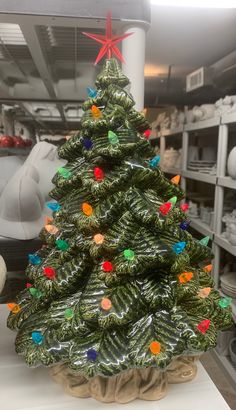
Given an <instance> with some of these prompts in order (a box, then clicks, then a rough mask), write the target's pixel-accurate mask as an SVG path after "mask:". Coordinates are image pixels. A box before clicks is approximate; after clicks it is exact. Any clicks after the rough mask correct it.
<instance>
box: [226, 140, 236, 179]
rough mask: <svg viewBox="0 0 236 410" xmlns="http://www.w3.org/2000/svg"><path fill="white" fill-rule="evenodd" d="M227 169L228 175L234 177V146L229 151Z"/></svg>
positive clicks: (235, 153)
mask: <svg viewBox="0 0 236 410" xmlns="http://www.w3.org/2000/svg"><path fill="white" fill-rule="evenodd" d="M227 169H228V174H229V176H231V178H233V179H236V147H234V148H233V149H232V150H231V151H230V153H229V156H228V162H227Z"/></svg>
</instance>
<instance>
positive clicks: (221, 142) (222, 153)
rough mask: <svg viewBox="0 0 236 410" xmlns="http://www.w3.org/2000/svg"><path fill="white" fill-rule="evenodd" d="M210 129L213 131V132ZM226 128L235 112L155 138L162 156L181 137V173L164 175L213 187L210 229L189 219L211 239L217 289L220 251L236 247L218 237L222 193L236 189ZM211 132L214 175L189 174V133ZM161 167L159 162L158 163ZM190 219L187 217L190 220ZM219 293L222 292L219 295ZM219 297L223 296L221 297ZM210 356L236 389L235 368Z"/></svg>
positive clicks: (234, 308) (234, 122)
mask: <svg viewBox="0 0 236 410" xmlns="http://www.w3.org/2000/svg"><path fill="white" fill-rule="evenodd" d="M213 127H214V129H213ZM229 127H236V113H233V114H228V115H223V116H222V117H217V118H212V119H209V120H206V121H201V122H196V123H193V124H186V125H184V126H183V127H180V128H177V129H175V130H166V131H162V133H160V134H159V135H158V138H160V155H161V156H163V154H164V151H165V148H166V141H167V139H168V138H169V137H170V136H172V137H173V136H175V135H176V138H182V168H181V170H179V169H176V168H170V169H164V168H163V171H164V172H165V173H167V174H180V175H181V177H182V178H181V186H182V188H183V189H184V190H185V191H186V185H187V180H194V181H201V182H203V183H207V184H211V185H212V186H213V187H214V192H215V195H214V220H213V228H212V229H210V227H209V226H208V225H207V224H205V223H204V222H202V220H201V219H199V218H192V220H191V227H192V228H193V229H195V230H196V231H198V232H199V233H200V234H202V235H203V236H209V237H210V238H211V240H212V248H213V252H214V255H215V257H214V263H213V272H212V275H213V277H214V280H215V284H216V288H218V289H219V290H220V286H219V285H220V280H219V270H220V269H219V268H220V260H221V250H222V249H224V250H226V251H227V252H229V253H230V254H231V255H233V256H236V246H233V245H231V244H230V242H228V241H227V240H226V239H225V238H223V237H222V232H221V229H222V222H221V221H222V216H223V205H224V190H225V189H226V188H230V189H235V190H236V180H233V179H232V178H231V177H229V176H226V175H225V172H226V162H227V149H228V139H229ZM210 129H212V130H211V132H215V134H216V137H218V142H217V153H218V154H217V163H216V175H209V174H204V173H201V172H194V171H190V170H188V168H187V165H188V147H189V140H190V135H191V132H196V131H197V132H198V131H199V133H198V134H200V133H201V132H204V130H205V131H206V130H210ZM160 166H162V161H161V163H160ZM190 219H191V218H190ZM221 293H222V292H221ZM222 295H223V294H222ZM232 311H233V317H234V320H235V321H236V301H235V302H232ZM213 355H214V357H215V359H216V360H217V361H218V363H219V364H220V365H221V367H222V369H223V371H224V372H225V373H226V374H227V375H228V376H229V377H230V379H231V380H232V382H233V383H234V385H235V387H236V366H234V365H233V364H232V363H231V361H230V358H229V357H225V356H221V355H220V354H219V353H218V352H217V351H216V350H214V352H213Z"/></svg>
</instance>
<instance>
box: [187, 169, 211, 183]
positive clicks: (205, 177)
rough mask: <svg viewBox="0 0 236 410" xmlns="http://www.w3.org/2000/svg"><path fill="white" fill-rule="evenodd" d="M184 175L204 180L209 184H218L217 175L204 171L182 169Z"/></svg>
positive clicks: (196, 179)
mask: <svg viewBox="0 0 236 410" xmlns="http://www.w3.org/2000/svg"><path fill="white" fill-rule="evenodd" d="M182 176H183V177H185V178H189V179H194V180H195V181H202V182H206V183H208V184H213V185H215V184H216V176H215V175H209V174H203V173H202V172H194V171H188V170H186V171H184V170H182Z"/></svg>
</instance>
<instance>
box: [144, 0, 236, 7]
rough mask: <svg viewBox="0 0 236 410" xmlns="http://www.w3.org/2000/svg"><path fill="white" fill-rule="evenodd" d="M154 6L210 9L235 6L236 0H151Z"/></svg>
mask: <svg viewBox="0 0 236 410" xmlns="http://www.w3.org/2000/svg"><path fill="white" fill-rule="evenodd" d="M151 4H153V5H156V6H174V7H199V8H212V9H233V8H236V0H151Z"/></svg>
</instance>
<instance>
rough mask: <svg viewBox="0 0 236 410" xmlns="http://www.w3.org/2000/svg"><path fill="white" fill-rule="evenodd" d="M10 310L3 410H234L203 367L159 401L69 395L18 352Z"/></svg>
mask: <svg viewBox="0 0 236 410" xmlns="http://www.w3.org/2000/svg"><path fill="white" fill-rule="evenodd" d="M7 313H8V312H7V309H6V307H5V306H4V305H0V408H1V409H2V410H4V409H6V410H78V409H79V410H80V409H81V410H92V409H93V410H94V409H95V408H96V410H100V409H105V408H106V409H109V410H113V409H116V410H117V409H120V410H121V409H124V410H154V409H155V410H202V409H204V410H230V408H229V406H228V405H227V404H226V402H225V400H224V399H223V397H222V396H221V394H220V392H219V391H218V390H217V388H216V386H215V385H214V384H213V382H212V380H211V379H210V377H209V376H208V374H207V373H206V371H205V369H204V368H203V366H202V365H201V364H200V363H199V364H198V375H197V377H196V378H195V379H194V380H193V381H192V382H189V383H185V384H176V385H170V386H169V392H168V394H167V396H166V397H165V398H164V399H162V400H160V401H155V402H147V401H141V400H136V401H134V402H131V403H129V404H125V405H121V404H103V403H99V402H97V401H95V400H93V399H77V398H74V397H71V396H68V395H66V394H65V393H64V392H63V391H62V389H61V387H60V386H59V385H57V384H55V383H54V382H53V381H52V380H51V379H50V377H49V375H48V371H47V369H45V368H37V369H29V368H28V367H26V365H25V363H24V362H23V359H22V358H21V357H19V356H18V355H17V354H16V353H15V351H14V338H15V334H14V332H12V331H10V330H9V329H7V328H6V316H7Z"/></svg>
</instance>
